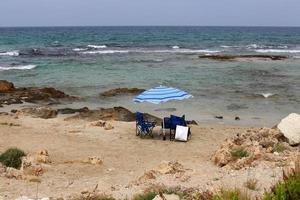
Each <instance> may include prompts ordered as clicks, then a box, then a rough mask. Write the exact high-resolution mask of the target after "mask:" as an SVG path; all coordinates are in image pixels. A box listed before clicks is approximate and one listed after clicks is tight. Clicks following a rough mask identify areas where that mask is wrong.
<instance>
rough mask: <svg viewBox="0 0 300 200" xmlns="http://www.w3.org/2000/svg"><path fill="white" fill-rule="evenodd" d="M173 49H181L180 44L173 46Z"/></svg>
mask: <svg viewBox="0 0 300 200" xmlns="http://www.w3.org/2000/svg"><path fill="white" fill-rule="evenodd" d="M172 49H180V47H179V46H173V47H172Z"/></svg>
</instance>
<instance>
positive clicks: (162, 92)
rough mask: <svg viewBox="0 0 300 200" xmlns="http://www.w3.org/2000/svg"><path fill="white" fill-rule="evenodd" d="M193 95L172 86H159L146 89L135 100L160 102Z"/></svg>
mask: <svg viewBox="0 0 300 200" xmlns="http://www.w3.org/2000/svg"><path fill="white" fill-rule="evenodd" d="M190 97H192V95H191V94H189V93H187V92H185V91H183V90H180V89H177V88H172V87H165V86H158V87H155V88H152V89H149V90H146V91H144V92H143V93H141V94H140V95H138V96H136V97H135V98H134V99H133V101H134V102H136V103H142V102H150V103H154V104H159V103H161V102H167V101H170V100H184V99H188V98H190Z"/></svg>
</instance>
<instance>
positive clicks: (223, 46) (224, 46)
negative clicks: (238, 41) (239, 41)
mask: <svg viewBox="0 0 300 200" xmlns="http://www.w3.org/2000/svg"><path fill="white" fill-rule="evenodd" d="M239 47H240V46H228V45H221V48H225V49H228V48H239Z"/></svg>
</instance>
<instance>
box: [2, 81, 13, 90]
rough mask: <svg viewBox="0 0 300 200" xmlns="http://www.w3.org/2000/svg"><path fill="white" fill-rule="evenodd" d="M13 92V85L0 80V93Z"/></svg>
mask: <svg viewBox="0 0 300 200" xmlns="http://www.w3.org/2000/svg"><path fill="white" fill-rule="evenodd" d="M14 90H15V86H14V84H13V83H11V82H8V81H6V80H0V92H11V91H14Z"/></svg>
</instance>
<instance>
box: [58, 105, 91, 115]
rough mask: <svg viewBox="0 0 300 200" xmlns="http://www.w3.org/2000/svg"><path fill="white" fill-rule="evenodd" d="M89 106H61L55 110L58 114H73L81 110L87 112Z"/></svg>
mask: <svg viewBox="0 0 300 200" xmlns="http://www.w3.org/2000/svg"><path fill="white" fill-rule="evenodd" d="M88 111H89V108H88V107H83V108H79V109H76V108H61V109H58V110H57V112H58V114H74V113H81V112H88Z"/></svg>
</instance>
